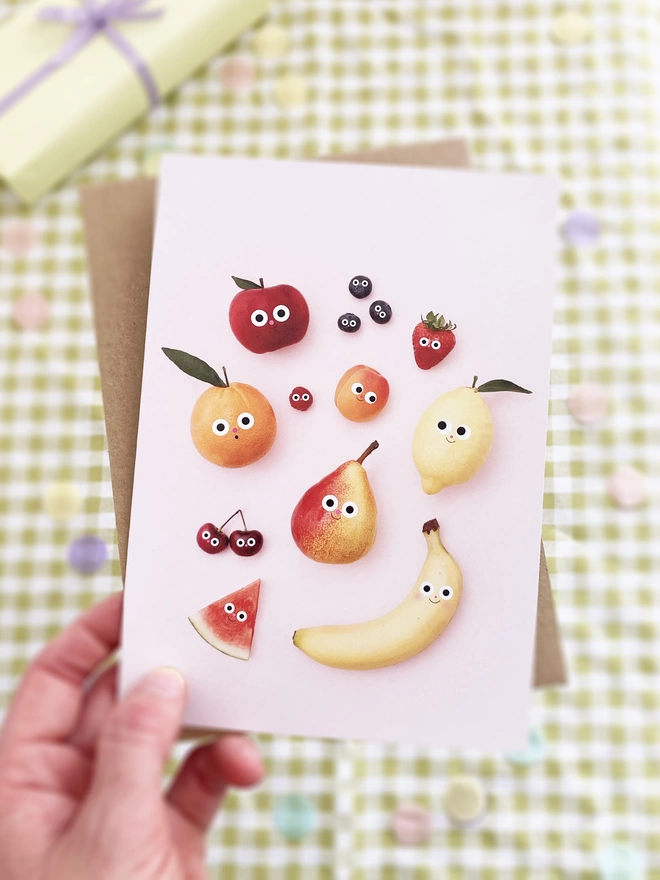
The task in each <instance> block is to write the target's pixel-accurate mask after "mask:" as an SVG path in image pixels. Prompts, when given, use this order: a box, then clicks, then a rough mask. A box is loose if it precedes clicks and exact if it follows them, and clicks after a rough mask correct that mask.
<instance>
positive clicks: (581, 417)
mask: <svg viewBox="0 0 660 880" xmlns="http://www.w3.org/2000/svg"><path fill="white" fill-rule="evenodd" d="M609 405H610V400H609V397H608V394H607V391H606V390H605V389H604V388H603V387H602V386H601V385H591V384H588V383H585V384H583V385H576V386H575V388H572V389H571V392H570V394H569V395H568V411H569V412H570V414H571V415H572V416H573V418H574V419H575V421H576V422H579V423H580V424H581V425H594V424H596V422H600V421H602V420H603V419H604V418H605V416H606V415H607V411H608V409H609Z"/></svg>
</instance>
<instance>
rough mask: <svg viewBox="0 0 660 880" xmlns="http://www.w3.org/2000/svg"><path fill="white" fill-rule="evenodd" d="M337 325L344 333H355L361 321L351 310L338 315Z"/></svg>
mask: <svg viewBox="0 0 660 880" xmlns="http://www.w3.org/2000/svg"><path fill="white" fill-rule="evenodd" d="M337 326H338V327H339V329H340V330H343V332H344V333H357V332H358V330H359V329H360V327H361V326H362V321H361V320H360V319H359V318H358V316H357V315H354V314H353V312H346V314H345V315H340V317H339V318H337Z"/></svg>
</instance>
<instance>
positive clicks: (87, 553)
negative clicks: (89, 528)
mask: <svg viewBox="0 0 660 880" xmlns="http://www.w3.org/2000/svg"><path fill="white" fill-rule="evenodd" d="M107 558H108V548H107V547H106V545H105V541H103V540H102V539H101V538H99V537H98V536H97V535H82V537H80V538H76V540H75V541H72V542H71V545H70V546H69V564H70V565H71V567H72V568H75V570H76V571H77V572H79V573H80V574H94V573H95V572H97V571H98V570H99V569H100V568H101V566H102V565H103V564H104V562H105V561H106V559H107Z"/></svg>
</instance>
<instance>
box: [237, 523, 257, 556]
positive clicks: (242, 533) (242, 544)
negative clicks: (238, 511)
mask: <svg viewBox="0 0 660 880" xmlns="http://www.w3.org/2000/svg"><path fill="white" fill-rule="evenodd" d="M229 545H230V547H231V549H232V550H233V551H234V553H235V554H236V555H237V556H256V555H257V553H258V552H259V551H260V550H261V548H262V547H263V546H264V536H263V535H262V534H261V532H258V531H257V530H256V529H236V531H234V532H232V533H231V535H230V536H229Z"/></svg>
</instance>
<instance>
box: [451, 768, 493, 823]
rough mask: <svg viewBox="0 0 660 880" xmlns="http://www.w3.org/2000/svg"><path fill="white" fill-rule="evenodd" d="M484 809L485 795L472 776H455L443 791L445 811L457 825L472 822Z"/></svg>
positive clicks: (479, 784)
mask: <svg viewBox="0 0 660 880" xmlns="http://www.w3.org/2000/svg"><path fill="white" fill-rule="evenodd" d="M485 809H486V795H485V793H484V789H483V786H482V784H481V782H480V781H479V780H478V779H477V778H476V777H474V776H455V777H454V778H453V779H452V780H451V782H450V783H449V785H448V786H447V790H446V792H445V812H446V813H447V815H448V816H449V818H450V819H451V820H452V822H456V823H457V824H458V825H466V824H469V823H471V822H474V821H475V820H476V819H479V818H480V816H482V815H483V813H484V811H485Z"/></svg>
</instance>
